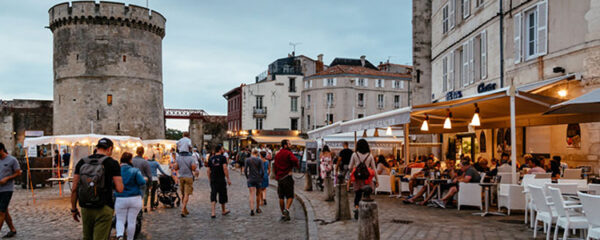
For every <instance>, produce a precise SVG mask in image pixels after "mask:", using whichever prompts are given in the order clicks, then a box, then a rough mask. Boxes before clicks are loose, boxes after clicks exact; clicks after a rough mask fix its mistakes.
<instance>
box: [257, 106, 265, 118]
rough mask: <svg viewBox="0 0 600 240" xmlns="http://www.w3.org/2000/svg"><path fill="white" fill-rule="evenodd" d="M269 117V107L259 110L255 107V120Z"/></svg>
mask: <svg viewBox="0 0 600 240" xmlns="http://www.w3.org/2000/svg"><path fill="white" fill-rule="evenodd" d="M265 117H267V107H262V108H257V107H254V118H265Z"/></svg>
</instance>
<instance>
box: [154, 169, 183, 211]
mask: <svg viewBox="0 0 600 240" xmlns="http://www.w3.org/2000/svg"><path fill="white" fill-rule="evenodd" d="M158 185H159V186H158V201H160V202H161V203H162V204H163V205H164V206H165V207H170V208H172V207H175V206H176V205H177V207H179V205H180V203H181V199H180V198H179V194H178V193H177V186H175V181H174V180H173V178H172V177H171V176H168V175H160V176H159V177H158ZM152 204H153V206H155V207H156V206H158V202H156V203H152Z"/></svg>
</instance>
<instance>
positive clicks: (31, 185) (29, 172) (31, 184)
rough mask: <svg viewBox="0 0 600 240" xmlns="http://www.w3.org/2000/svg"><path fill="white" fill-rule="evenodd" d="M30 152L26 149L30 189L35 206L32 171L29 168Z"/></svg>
mask: <svg viewBox="0 0 600 240" xmlns="http://www.w3.org/2000/svg"><path fill="white" fill-rule="evenodd" d="M28 151H29V150H28V149H25V160H26V161H27V180H28V182H29V188H31V198H33V204H35V194H34V193H33V183H32V182H31V170H30V168H29V152H28Z"/></svg>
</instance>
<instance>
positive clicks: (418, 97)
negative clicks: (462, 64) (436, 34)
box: [410, 0, 432, 105]
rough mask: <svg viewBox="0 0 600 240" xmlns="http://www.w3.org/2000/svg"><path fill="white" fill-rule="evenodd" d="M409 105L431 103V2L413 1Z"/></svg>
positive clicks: (428, 0)
mask: <svg viewBox="0 0 600 240" xmlns="http://www.w3.org/2000/svg"><path fill="white" fill-rule="evenodd" d="M412 2H413V16H412V26H413V28H412V29H413V30H412V34H413V46H412V47H413V71H412V82H411V85H410V88H411V105H420V104H427V103H430V102H431V84H432V83H431V0H426V1H422V0H413V1H412Z"/></svg>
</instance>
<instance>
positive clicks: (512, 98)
mask: <svg viewBox="0 0 600 240" xmlns="http://www.w3.org/2000/svg"><path fill="white" fill-rule="evenodd" d="M509 91H510V142H511V143H510V145H511V146H510V159H511V162H512V166H511V168H512V169H511V172H512V174H511V175H512V183H513V184H517V174H515V173H516V172H517V148H516V146H517V133H516V128H517V127H516V125H517V124H516V120H515V87H514V85H511V87H510V89H509Z"/></svg>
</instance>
